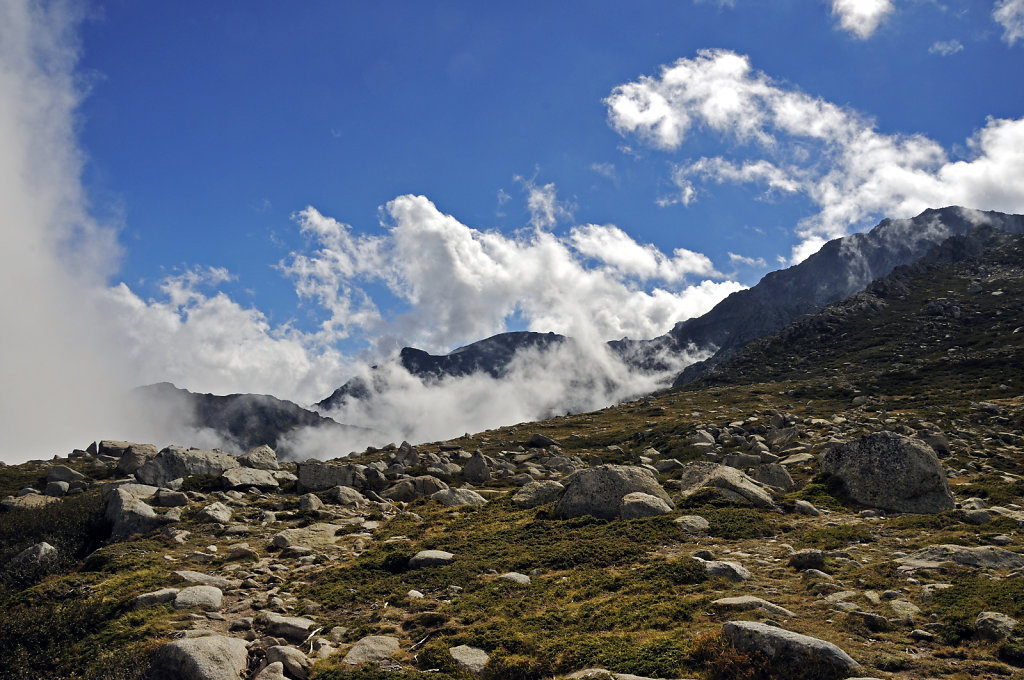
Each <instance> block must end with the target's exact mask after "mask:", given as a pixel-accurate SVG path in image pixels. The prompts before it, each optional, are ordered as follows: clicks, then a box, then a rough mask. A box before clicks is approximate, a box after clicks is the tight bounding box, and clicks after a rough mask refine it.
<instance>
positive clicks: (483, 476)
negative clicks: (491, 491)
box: [462, 451, 491, 484]
mask: <svg viewBox="0 0 1024 680" xmlns="http://www.w3.org/2000/svg"><path fill="white" fill-rule="evenodd" d="M462 476H463V478H465V479H466V480H467V481H470V482H473V483H475V484H484V483H486V482H488V481H490V479H491V466H490V464H488V462H487V459H486V458H485V457H484V454H482V453H480V452H479V451H477V452H475V453H474V454H473V457H472V458H470V459H469V461H468V462H467V463H466V465H465V467H463V468H462Z"/></svg>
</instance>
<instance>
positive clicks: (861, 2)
mask: <svg viewBox="0 0 1024 680" xmlns="http://www.w3.org/2000/svg"><path fill="white" fill-rule="evenodd" d="M892 11H893V5H892V0H832V14H833V15H834V16H837V17H838V18H839V28H841V29H842V30H844V31H846V32H847V33H850V34H851V35H853V36H855V37H857V38H860V39H861V40H867V39H868V38H870V37H871V36H872V35H873V34H874V32H875V31H876V30H877V29H878V27H879V26H880V25H881V24H882V22H883V21H885V19H886V18H887V17H888V16H889V15H890V14H892Z"/></svg>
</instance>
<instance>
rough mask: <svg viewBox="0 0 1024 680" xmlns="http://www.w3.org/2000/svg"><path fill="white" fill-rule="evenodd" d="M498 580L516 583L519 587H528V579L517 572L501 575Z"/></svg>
mask: <svg viewBox="0 0 1024 680" xmlns="http://www.w3.org/2000/svg"><path fill="white" fill-rule="evenodd" d="M498 578H499V579H501V580H502V581H511V582H512V583H518V584H519V585H521V586H528V585H530V577H529V576H527V575H526V574H520V573H519V572H518V571H510V572H508V573H507V574H502V575H501V576H499V577H498Z"/></svg>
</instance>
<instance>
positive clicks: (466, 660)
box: [448, 645, 490, 675]
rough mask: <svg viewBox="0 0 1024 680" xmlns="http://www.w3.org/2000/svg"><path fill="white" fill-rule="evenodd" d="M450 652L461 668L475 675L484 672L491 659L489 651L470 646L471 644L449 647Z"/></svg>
mask: <svg viewBox="0 0 1024 680" xmlns="http://www.w3.org/2000/svg"><path fill="white" fill-rule="evenodd" d="M448 653H449V654H451V655H452V658H453V659H455V663H456V664H458V666H459V668H461V669H463V670H465V671H469V672H470V673H473V674H475V675H481V674H483V672H484V667H485V666H486V665H487V662H488V661H489V660H490V657H489V656H488V655H487V652H485V651H484V650H482V649H478V648H477V647H470V646H469V645H459V646H458V647H449V648H448Z"/></svg>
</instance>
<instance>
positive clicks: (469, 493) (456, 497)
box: [430, 489, 487, 508]
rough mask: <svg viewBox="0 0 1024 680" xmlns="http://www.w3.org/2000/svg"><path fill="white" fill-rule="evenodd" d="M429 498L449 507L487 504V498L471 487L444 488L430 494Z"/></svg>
mask: <svg viewBox="0 0 1024 680" xmlns="http://www.w3.org/2000/svg"><path fill="white" fill-rule="evenodd" d="M430 498H431V499H432V500H435V501H438V502H439V503H442V504H444V505H447V506H448V507H450V508H452V507H455V506H457V505H487V499H486V498H484V497H483V496H481V495H480V494H478V493H477V492H476V491H473V490H472V489H444V490H443V491H438V492H437V493H434V494H431V495H430Z"/></svg>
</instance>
